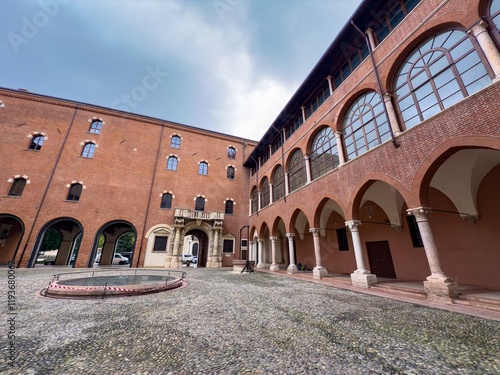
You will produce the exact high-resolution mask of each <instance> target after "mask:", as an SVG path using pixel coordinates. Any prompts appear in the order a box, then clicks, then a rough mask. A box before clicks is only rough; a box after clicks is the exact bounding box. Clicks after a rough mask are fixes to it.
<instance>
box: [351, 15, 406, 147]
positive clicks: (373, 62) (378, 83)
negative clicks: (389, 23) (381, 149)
mask: <svg viewBox="0 0 500 375" xmlns="http://www.w3.org/2000/svg"><path fill="white" fill-rule="evenodd" d="M351 25H352V26H353V27H354V28H355V29H356V31H357V32H358V33H360V34H361V35H363V38H365V42H366V45H367V46H368V52H369V54H370V59H371V61H372V65H373V72H374V73H375V79H376V81H377V85H378V94H379V95H380V99H381V100H382V104H383V106H384V112H385V116H386V117H387V121H389V111H387V105H386V103H385V100H384V97H383V96H382V85H381V83H380V77H379V76H378V71H377V65H376V64H375V59H374V57H373V51H372V47H371V45H370V40H369V39H368V36H367V35H366V34H365V33H364V32H362V31H361V29H360V28H359V27H358V26H356V24H355V23H354V21H352V20H351ZM389 132H390V133H391V139H392V144H393V145H394V147H396V148H399V146H401V145H400V144H399V142H398V140H397V139H396V137H395V136H394V132H393V131H392V127H391V126H390V124H389Z"/></svg>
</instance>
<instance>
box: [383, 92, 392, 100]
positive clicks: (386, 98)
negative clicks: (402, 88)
mask: <svg viewBox="0 0 500 375" xmlns="http://www.w3.org/2000/svg"><path fill="white" fill-rule="evenodd" d="M383 97H384V100H385V101H388V100H391V98H394V94H393V93H392V92H390V91H386V92H384V95H383Z"/></svg>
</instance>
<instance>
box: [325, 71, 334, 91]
mask: <svg viewBox="0 0 500 375" xmlns="http://www.w3.org/2000/svg"><path fill="white" fill-rule="evenodd" d="M326 79H327V81H328V89H329V90H330V95H332V94H333V82H332V76H330V75H329V76H327V77H326Z"/></svg>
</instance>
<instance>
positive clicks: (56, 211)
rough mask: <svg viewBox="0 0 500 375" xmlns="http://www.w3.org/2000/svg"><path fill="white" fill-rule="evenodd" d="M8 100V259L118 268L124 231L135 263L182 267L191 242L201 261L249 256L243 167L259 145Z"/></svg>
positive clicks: (28, 99) (2, 249) (26, 99)
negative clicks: (244, 243) (242, 239)
mask: <svg viewBox="0 0 500 375" xmlns="http://www.w3.org/2000/svg"><path fill="white" fill-rule="evenodd" d="M0 98H1V99H0V100H1V101H2V107H1V108H0V123H1V124H2V129H3V131H4V139H3V141H2V163H1V165H0V170H1V176H2V177H3V181H2V187H1V189H2V193H1V198H0V228H1V237H2V242H1V244H0V263H2V264H6V263H7V262H8V261H9V260H11V259H15V262H16V264H17V265H19V266H23V267H26V266H27V267H34V266H35V265H36V264H40V263H42V264H43V263H48V264H55V265H73V266H76V267H92V266H94V263H95V261H96V260H99V261H100V264H101V265H111V264H112V263H113V257H114V254H115V252H116V250H117V245H118V243H119V242H120V238H123V236H124V235H125V234H128V235H129V236H128V239H129V241H130V240H131V241H132V245H131V252H130V253H131V254H129V257H130V258H131V266H138V265H140V266H156V267H158V266H160V267H163V266H165V267H180V266H181V254H182V252H183V251H185V250H186V249H185V246H184V243H185V242H186V244H187V242H188V239H189V242H193V243H196V244H197V245H196V249H194V250H195V254H196V255H197V256H198V259H199V261H198V265H199V266H206V267H221V266H226V265H231V263H232V259H233V258H235V257H236V258H238V259H239V258H240V257H241V254H240V253H239V247H238V246H236V236H237V235H239V231H240V228H241V227H242V226H244V225H246V223H247V222H248V207H247V205H248V200H247V196H248V194H249V193H248V192H247V191H246V190H245V186H247V183H246V181H248V171H247V170H246V169H245V168H243V162H244V160H245V159H246V157H248V155H249V153H250V152H251V150H252V149H253V148H254V147H255V144H256V142H252V141H249V140H246V139H242V138H238V137H232V136H229V135H225V134H219V133H215V132H210V131H207V130H203V129H198V128H194V127H190V126H186V125H181V124H176V123H171V122H168V121H161V120H157V119H151V118H147V117H144V116H137V115H132V114H128V113H124V112H120V111H115V110H110V109H106V108H100V107H96V106H91V105H86V104H81V103H74V102H70V101H67V100H60V99H55V98H48V97H43V96H40V95H35V94H31V93H26V92H19V91H12V90H6V89H3V90H0ZM51 231H52V233H54V232H56V234H57V236H56V237H58V240H56V241H55V244H54V245H53V247H55V249H52V248H50V251H51V252H50V253H51V254H52V253H53V250H58V251H57V252H56V253H57V255H56V256H55V257H54V258H52V259H49V260H47V258H46V257H45V258H44V255H45V254H44V253H45V251H44V250H49V249H47V248H46V246H50V245H46V246H45V245H44V239H46V238H47V236H48V233H50V232H51ZM185 239H186V240H185ZM42 245H44V246H45V248H44V246H42ZM188 250H189V251H192V250H193V249H192V248H190V249H188Z"/></svg>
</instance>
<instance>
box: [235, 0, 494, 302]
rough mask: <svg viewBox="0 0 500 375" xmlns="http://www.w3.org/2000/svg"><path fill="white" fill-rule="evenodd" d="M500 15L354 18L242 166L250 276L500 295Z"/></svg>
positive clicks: (371, 5)
mask: <svg viewBox="0 0 500 375" xmlns="http://www.w3.org/2000/svg"><path fill="white" fill-rule="evenodd" d="M499 12H500V1H499V0H493V1H477V0H471V1H460V0H448V1H443V0H422V1H418V0H395V1H387V2H382V1H370V0H366V1H364V2H363V3H362V4H361V5H360V6H359V8H358V9H357V10H356V12H355V14H354V15H353V16H352V18H351V19H350V20H349V22H348V23H347V24H346V26H345V27H344V28H343V29H342V31H341V32H340V34H339V35H338V37H337V38H336V39H335V41H334V42H333V43H332V44H331V46H330V47H329V48H328V50H327V51H326V52H325V54H324V55H323V56H322V58H321V59H320V61H319V62H318V63H317V64H316V66H315V67H314V68H313V70H312V71H311V73H310V74H309V75H308V77H307V78H306V79H305V81H304V82H303V84H302V85H301V86H300V88H299V89H298V90H297V92H296V93H295V94H294V96H293V97H292V98H291V100H290V101H289V102H288V104H287V105H286V106H285V108H284V109H283V110H282V112H281V114H280V115H279V116H278V118H277V119H276V120H275V122H274V123H273V124H272V126H271V127H270V128H269V130H268V131H267V133H266V134H265V136H264V137H263V139H262V140H261V141H260V143H259V145H258V146H257V147H256V148H255V150H254V151H253V152H252V155H251V158H249V159H247V161H246V163H245V166H246V167H248V168H250V169H251V178H250V181H249V189H250V197H249V198H250V206H251V216H250V228H251V235H250V240H251V242H252V243H251V251H250V256H251V259H254V260H256V261H257V267H260V268H268V267H269V268H270V269H271V270H278V269H287V270H288V272H289V273H294V272H297V268H298V266H300V268H301V269H304V266H306V267H307V268H309V269H313V273H314V277H317V278H320V277H323V276H324V275H327V274H329V275H334V274H347V275H349V274H350V275H351V280H352V283H353V284H356V285H359V286H363V287H369V286H370V285H372V284H373V283H376V282H377V278H397V279H400V280H408V281H410V280H411V281H420V280H421V281H425V283H424V284H425V288H426V291H427V293H428V295H430V296H432V297H445V298H449V297H454V296H455V295H456V293H457V282H460V283H461V284H462V283H463V284H465V285H478V286H483V287H487V288H500V273H499V272H498V265H499V264H500V252H499V251H498V241H499V235H498V233H499V231H498V228H499V225H500V203H499V200H498V197H497V194H498V191H500V165H499V163H500V151H499V150H500V138H499V136H500V106H499V97H500V86H499V84H498V80H499V76H500V54H499V47H500V34H499V28H500V16H499ZM367 43H368V44H369V45H370V49H371V50H372V51H373V53H372V54H370V50H368V48H367ZM374 67H375V68H374ZM254 160H255V161H254Z"/></svg>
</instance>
